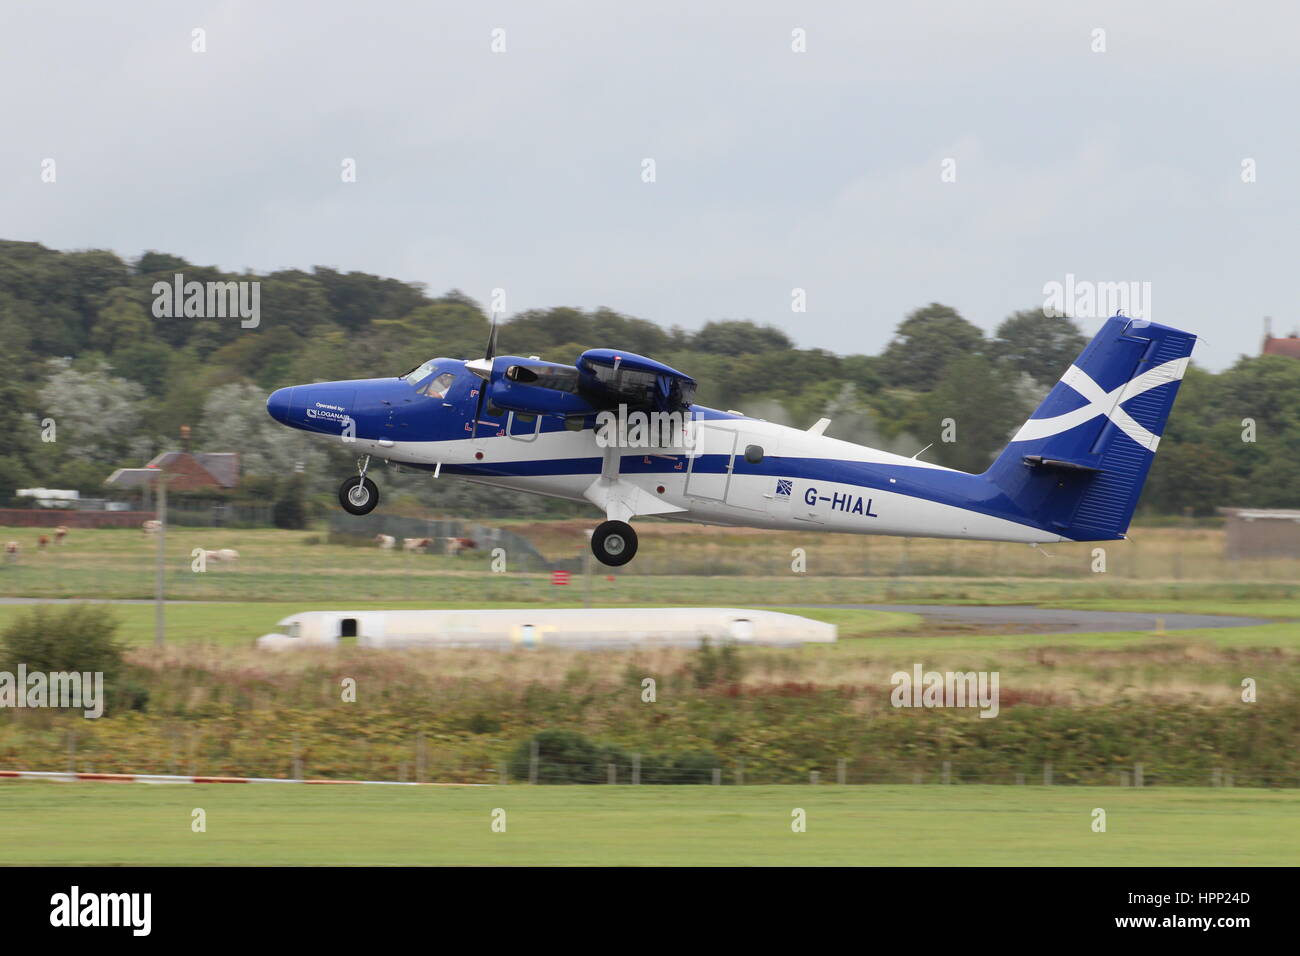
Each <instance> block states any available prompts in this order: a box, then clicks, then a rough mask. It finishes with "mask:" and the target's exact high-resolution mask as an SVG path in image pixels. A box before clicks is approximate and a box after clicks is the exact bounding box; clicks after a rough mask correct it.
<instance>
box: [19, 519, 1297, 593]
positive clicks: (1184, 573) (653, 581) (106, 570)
mask: <svg viewBox="0 0 1300 956" xmlns="http://www.w3.org/2000/svg"><path fill="white" fill-rule="evenodd" d="M582 527H586V525H585V524H583V523H581V522H577V523H575V522H550V523H546V524H536V525H524V526H516V530H518V531H520V532H522V533H526V534H527V535H528V536H529V538H530V540H533V541H535V542H536V543H538V544H539V545H540V546H542V547H543V550H545V551H546V552H547V553H548V554H549V555H550V556H552V557H570V558H571V557H574V556H576V555H578V554H580V553H581V552H582V548H583V545H582V535H581V534H580V530H581V528H582ZM46 532H48V529H46ZM41 533H42V532H41V529H38V528H4V529H0V536H2V537H3V538H4V539H5V540H11V539H12V540H14V541H17V542H18V543H19V544H20V545H21V547H22V553H21V555H20V557H19V559H18V560H17V561H14V562H10V561H0V595H6V596H32V597H77V598H149V597H152V596H153V593H154V569H155V558H156V555H155V547H156V541H155V539H151V538H148V537H146V536H145V535H144V534H142V533H141V532H139V531H135V530H130V529H101V530H82V529H74V531H73V532H72V534H70V535H69V537H68V540H67V541H66V542H65V543H64V544H63V545H60V546H54V545H51V546H49V547H48V548H46V549H45V550H44V551H40V550H38V549H37V546H36V541H37V538H38V536H39V534H41ZM640 534H641V536H642V544H641V550H640V551H639V552H638V555H637V559H636V561H635V562H633V564H632V565H629V566H628V567H627V568H623V569H618V570H614V569H606V568H600V567H598V568H596V569H595V570H594V573H593V574H592V576H591V581H590V588H591V599H592V601H593V603H596V604H602V605H615V604H621V605H624V606H629V605H655V604H696V605H718V604H742V605H750V604H817V603H827V604H842V603H879V602H890V601H895V602H908V601H914V602H925V601H941V602H943V603H980V604H999V603H1037V602H1042V601H1047V600H1075V601H1085V600H1142V599H1147V600H1181V599H1191V600H1213V599H1223V600H1288V599H1289V600H1300V561H1272V562H1252V563H1241V562H1237V563H1233V562H1225V561H1224V560H1223V557H1222V548H1223V542H1222V532H1219V531H1215V530H1212V529H1194V530H1192V531H1188V532H1183V531H1181V530H1179V529H1149V530H1143V531H1142V534H1141V540H1140V541H1123V542H1108V543H1107V544H1106V546H1105V547H1106V549H1107V551H1106V554H1107V560H1106V567H1107V570H1106V571H1105V572H1104V573H1094V571H1093V570H1092V569H1093V566H1094V565H1093V558H1092V546H1091V545H1085V544H1070V545H1062V546H1053V548H1055V549H1056V550H1054V551H1053V552H1052V553H1051V554H1050V555H1045V554H1043V553H1042V552H1040V551H1035V550H1034V549H1032V548H1029V547H1027V546H1025V545H1016V544H996V543H988V542H970V541H937V540H915V541H913V540H910V539H901V538H869V537H859V536H853V535H817V534H808V535H798V534H790V533H787V534H780V533H775V532H752V531H749V532H747V531H744V530H743V529H730V530H729V529H719V528H709V527H702V526H685V525H672V524H668V523H662V522H661V523H654V522H647V523H646V524H645V525H644V526H642V527H641V531H640ZM325 538H326V536H325V535H323V534H322V533H321V532H307V531H277V530H272V529H251V530H249V529H226V528H187V527H177V528H173V529H171V531H170V532H169V534H168V536H167V561H166V593H167V596H168V597H170V598H173V599H188V600H208V601H227V602H230V601H284V600H286V599H292V600H301V601H330V602H334V601H336V600H337V599H338V598H339V595H340V594H346V595H347V600H348V602H349V603H356V602H359V601H371V602H383V603H387V604H391V603H392V602H395V601H401V602H409V603H412V604H415V605H419V606H436V603H437V602H451V603H460V604H466V605H468V604H471V603H477V604H479V605H482V604H532V605H536V604H552V603H557V602H558V603H570V604H573V603H581V602H582V600H583V593H584V590H585V589H586V584H585V583H584V581H583V580H582V578H581V577H580V576H579V577H578V578H577V579H575V580H574V582H573V583H572V584H571V585H569V586H565V587H556V586H553V585H552V584H551V580H550V577H549V575H547V574H544V573H522V570H521V565H520V564H518V563H516V562H514V561H513V560H512V559H511V558H510V556H509V555H507V565H506V567H507V572H506V573H493V572H492V570H491V569H490V566H489V565H490V561H491V558H490V555H489V553H488V551H487V549H486V548H485V549H483V550H479V551H473V552H467V553H465V554H463V555H460V556H457V557H449V556H443V555H423V554H408V553H403V552H401V551H381V550H379V549H377V548H374V547H350V546H346V545H342V544H331V543H329V542H328V541H327V540H325ZM796 547H797V548H802V549H803V550H804V551H805V552H806V557H807V573H795V572H793V571H792V570H791V551H792V549H794V548H796ZM194 548H205V549H220V548H234V549H235V550H237V551H238V552H239V554H240V557H239V560H238V562H236V563H235V564H223V563H213V564H210V565H209V566H208V567H207V570H205V571H203V572H196V571H193V570H192V569H191V561H192V559H191V551H192V550H193V549H194ZM430 602H435V603H434V604H431V603H430Z"/></svg>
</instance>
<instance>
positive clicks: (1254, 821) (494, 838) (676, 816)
mask: <svg viewBox="0 0 1300 956" xmlns="http://www.w3.org/2000/svg"><path fill="white" fill-rule="evenodd" d="M196 807H201V808H203V810H204V811H205V812H206V815H207V832H206V833H194V832H192V831H191V819H192V817H191V811H192V810H193V809H194V808H196ZM1097 807H1100V808H1102V809H1104V810H1105V811H1106V814H1107V832H1105V833H1094V832H1093V831H1092V829H1091V824H1092V819H1093V817H1092V812H1093V810H1094V808H1097ZM496 808H501V809H503V810H505V811H506V828H507V829H506V832H505V833H494V832H492V830H491V828H490V823H491V814H492V811H493V810H494V809H496ZM795 808H802V809H803V810H804V811H805V812H806V814H807V831H806V832H804V833H794V832H792V831H791V826H790V824H791V813H792V811H793V810H794V809H795ZM0 811H2V812H0V844H3V846H4V847H5V853H4V862H5V863H8V864H11V865H26V864H51V865H107V864H127V865H146V864H159V865H177V864H225V865H243V864H247V865H314V864H315V865H319V864H326V865H375V864H379V865H396V864H405V865H412V864H414V865H420V864H430V865H448V864H474V865H610V864H614V865H782V864H792V865H849V866H862V865H865V866H872V865H951V866H965V865H988V866H1029V865H1044V866H1056V865H1071V866H1079V865H1082V866H1158V865H1173V866H1235V865H1252V866H1259V865H1265V866H1283V865H1293V864H1294V863H1295V860H1296V858H1297V853H1300V829H1297V828H1296V827H1295V825H1294V823H1295V819H1296V816H1297V813H1300V792H1296V791H1259V790H1252V791H1247V790H1225V789H1191V788H1185V789H1177V790H1170V789H1156V788H1147V789H1142V790H1135V789H1125V788H1109V787H1097V788H1085V787H1050V788H1049V787H984V786H950V787H942V786H896V787H883V786H881V787H835V786H820V787H811V786H788V787H732V786H725V787H527V786H512V787H492V788H483V789H453V788H435V787H427V788H398V787H392V788H388V787H310V786H294V785H287V786H279V785H266V786H258V785H254V786H230V785H210V786H145V785H137V784H117V785H115V784H57V783H39V782H0Z"/></svg>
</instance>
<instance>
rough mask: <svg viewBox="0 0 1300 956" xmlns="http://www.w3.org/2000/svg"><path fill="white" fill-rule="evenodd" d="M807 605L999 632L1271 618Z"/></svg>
mask: <svg viewBox="0 0 1300 956" xmlns="http://www.w3.org/2000/svg"><path fill="white" fill-rule="evenodd" d="M801 606H802V607H807V608H814V607H818V608H847V609H855V610H867V611H904V612H907V613H909V614H919V615H921V617H922V618H924V619H925V622H926V623H927V624H932V625H936V626H938V627H941V628H943V629H944V630H964V631H985V632H988V633H998V634H1077V633H1093V632H1099V631H1154V630H1155V629H1156V626H1157V620H1158V619H1163V620H1164V627H1165V630H1166V631H1185V630H1191V629H1193V628H1200V627H1250V626H1251V625H1254V624H1267V623H1269V622H1268V620H1267V619H1266V618H1262V617H1233V616H1228V615H1223V614H1175V613H1160V614H1146V613H1140V612H1136V611H1070V610H1064V609H1062V608H1042V607H1027V606H1024V605H999V606H992V607H990V606H980V605H967V604H804V605H801Z"/></svg>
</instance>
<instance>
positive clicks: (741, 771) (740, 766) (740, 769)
mask: <svg viewBox="0 0 1300 956" xmlns="http://www.w3.org/2000/svg"><path fill="white" fill-rule="evenodd" d="M744 785H745V761H743V760H737V761H736V786H738V787H743V786H744Z"/></svg>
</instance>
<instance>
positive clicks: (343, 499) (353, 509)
mask: <svg viewBox="0 0 1300 956" xmlns="http://www.w3.org/2000/svg"><path fill="white" fill-rule="evenodd" d="M339 504H341V505H342V506H343V510H344V511H346V512H347V513H348V514H352V515H368V514H370V512H372V511H374V510H375V507H376V506H377V505H378V504H379V488H378V487H376V485H375V483H374V482H373V481H371V480H370V479H369V478H362V477H360V476H355V477H352V478H349V479H348V480H347V481H345V482H343V484H341V485H339Z"/></svg>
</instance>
